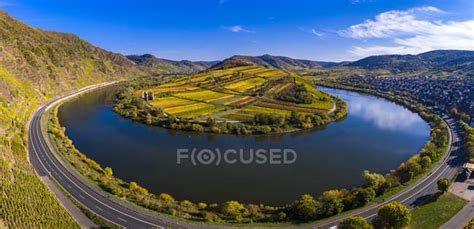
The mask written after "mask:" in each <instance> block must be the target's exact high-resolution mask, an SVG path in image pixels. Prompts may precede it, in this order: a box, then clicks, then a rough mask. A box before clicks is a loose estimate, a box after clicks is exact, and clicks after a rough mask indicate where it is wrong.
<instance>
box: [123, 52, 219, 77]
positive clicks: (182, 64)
mask: <svg viewBox="0 0 474 229" xmlns="http://www.w3.org/2000/svg"><path fill="white" fill-rule="evenodd" d="M127 58H128V59H130V60H131V61H133V62H134V63H136V64H137V65H138V66H139V68H140V69H141V70H143V71H144V72H146V73H149V74H151V75H157V74H163V73H193V72H198V71H203V70H205V69H207V68H209V67H212V66H213V65H215V64H217V63H219V61H189V60H181V61H174V60H167V59H161V58H157V57H155V56H153V55H151V54H145V55H130V56H127Z"/></svg>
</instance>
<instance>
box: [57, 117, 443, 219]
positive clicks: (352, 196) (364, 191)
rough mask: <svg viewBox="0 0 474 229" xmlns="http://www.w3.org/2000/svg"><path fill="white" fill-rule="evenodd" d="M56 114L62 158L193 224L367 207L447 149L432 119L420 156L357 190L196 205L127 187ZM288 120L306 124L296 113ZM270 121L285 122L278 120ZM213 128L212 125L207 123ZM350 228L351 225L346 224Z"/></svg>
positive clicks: (316, 215)
mask: <svg viewBox="0 0 474 229" xmlns="http://www.w3.org/2000/svg"><path fill="white" fill-rule="evenodd" d="M56 112H57V109H54V110H53V111H52V115H51V120H50V124H49V133H50V135H51V138H52V139H53V141H54V143H55V145H56V146H57V149H58V150H59V152H60V154H61V156H62V157H63V158H65V159H66V160H67V161H68V162H69V163H71V164H72V165H73V166H74V167H75V168H76V170H77V171H78V172H79V173H81V174H82V175H84V177H87V178H88V179H90V180H91V181H92V182H93V183H95V184H96V185H97V186H99V187H101V188H102V189H103V190H105V191H107V192H109V193H111V194H113V195H115V196H117V197H120V198H123V199H126V200H128V201H131V202H133V203H135V204H137V205H139V206H142V207H145V208H148V209H150V210H154V211H157V212H161V213H165V214H169V215H173V216H177V217H180V218H185V219H189V220H192V221H197V222H220V223H241V224H242V223H254V222H265V223H268V222H293V223H298V222H307V221H313V220H318V219H323V218H327V217H330V216H333V215H337V214H339V213H341V212H344V211H348V210H352V209H356V208H359V207H363V206H366V205H368V204H369V203H371V202H372V201H374V199H375V198H377V197H379V196H382V195H384V194H386V193H389V192H391V191H394V190H397V189H399V188H400V187H401V186H402V185H405V184H407V183H408V182H410V181H412V180H413V179H415V178H416V177H419V176H420V175H422V174H424V173H426V172H427V171H428V170H429V169H430V168H431V166H432V165H433V163H434V162H435V161H438V160H439V159H440V158H441V157H442V155H443V152H444V151H445V150H446V147H447V143H448V136H447V135H448V132H447V131H448V130H447V128H446V126H445V124H444V122H443V121H442V120H441V119H440V118H438V117H437V116H433V115H429V117H431V118H432V120H431V121H430V125H431V127H432V131H431V140H430V141H429V142H428V143H427V144H426V146H425V147H424V148H423V149H422V150H421V152H420V153H419V154H417V155H415V156H413V157H412V158H410V159H409V160H408V161H407V162H405V163H402V164H401V165H400V166H399V167H398V168H397V169H395V170H392V171H391V172H389V173H387V174H385V175H382V174H378V173H371V172H369V171H364V172H363V174H362V177H363V178H364V180H365V182H364V184H363V185H362V186H360V187H355V188H352V189H334V190H329V191H326V192H324V193H323V194H322V195H321V196H319V197H317V198H315V197H312V196H311V195H303V196H301V197H300V198H299V199H297V200H295V201H294V202H293V203H291V204H288V205H286V206H281V207H275V206H266V205H261V204H242V203H239V202H237V201H227V202H224V203H221V204H216V203H212V204H208V203H192V202H191V201H188V200H183V201H177V200H175V199H174V198H173V197H172V196H171V195H169V194H166V193H162V194H159V195H155V194H153V193H150V192H149V191H148V190H147V189H146V188H144V187H141V186H140V185H139V184H137V183H135V182H130V183H128V182H125V181H123V180H121V179H118V178H116V177H114V176H113V171H112V169H111V168H108V167H107V168H102V166H100V165H99V164H98V163H96V162H95V161H93V160H91V159H89V158H87V157H86V156H85V155H84V154H82V153H80V152H79V151H78V150H77V149H76V148H75V147H74V145H73V144H72V141H71V140H69V139H68V138H67V136H66V135H65V134H64V131H65V129H64V128H62V127H61V126H60V124H59V122H58V120H57V117H56ZM289 120H290V121H291V120H293V121H295V120H300V121H301V120H304V118H302V116H300V115H298V114H297V113H294V114H292V115H291V117H290V118H289ZM267 122H272V123H278V122H280V123H281V122H282V119H281V117H280V118H279V119H278V118H277V119H272V120H268V121H267ZM208 123H209V124H210V125H212V124H213V120H208ZM346 223H349V222H346Z"/></svg>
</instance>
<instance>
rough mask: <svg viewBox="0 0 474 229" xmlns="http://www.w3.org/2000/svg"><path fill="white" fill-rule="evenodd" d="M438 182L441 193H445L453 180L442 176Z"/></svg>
mask: <svg viewBox="0 0 474 229" xmlns="http://www.w3.org/2000/svg"><path fill="white" fill-rule="evenodd" d="M437 184H438V190H439V191H440V192H441V193H444V192H446V191H448V188H449V186H450V185H451V181H449V180H448V179H446V178H441V179H439V180H438V182H437Z"/></svg>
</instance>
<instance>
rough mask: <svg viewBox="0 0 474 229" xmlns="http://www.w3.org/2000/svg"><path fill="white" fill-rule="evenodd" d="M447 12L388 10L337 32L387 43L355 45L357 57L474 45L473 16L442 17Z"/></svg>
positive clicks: (419, 8) (434, 8)
mask: <svg viewBox="0 0 474 229" xmlns="http://www.w3.org/2000/svg"><path fill="white" fill-rule="evenodd" d="M443 15H446V12H444V11H442V10H440V9H438V8H436V7H432V6H427V7H418V8H413V9H409V10H406V11H398V10H393V11H388V12H384V13H381V14H379V15H377V16H376V17H375V19H373V20H366V21H364V22H363V23H361V24H357V25H353V26H350V27H349V28H348V29H346V30H341V31H339V32H338V34H339V35H341V36H344V37H350V38H354V39H363V40H368V39H382V40H383V39H385V40H388V42H389V43H390V44H389V45H387V46H367V47H360V46H354V47H353V48H352V49H351V50H350V52H351V53H352V54H353V55H354V56H357V57H363V56H368V55H381V54H388V53H390V54H408V53H412V54H415V53H420V52H425V51H430V50H435V49H468V50H473V49H474V20H465V21H442V20H439V18H440V16H443Z"/></svg>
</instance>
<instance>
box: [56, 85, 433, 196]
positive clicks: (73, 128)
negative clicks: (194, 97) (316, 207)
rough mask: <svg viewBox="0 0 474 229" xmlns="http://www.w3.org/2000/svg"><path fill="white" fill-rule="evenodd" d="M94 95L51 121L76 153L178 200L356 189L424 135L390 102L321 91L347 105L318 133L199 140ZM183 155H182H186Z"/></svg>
mask: <svg viewBox="0 0 474 229" xmlns="http://www.w3.org/2000/svg"><path fill="white" fill-rule="evenodd" d="M113 90H114V89H113V87H112V88H106V89H99V90H96V91H94V92H91V93H88V94H85V95H81V96H80V97H78V98H75V99H73V100H71V101H69V102H67V103H65V104H64V105H62V106H61V108H60V110H59V113H58V116H59V120H60V122H61V124H62V126H64V127H66V134H67V135H68V136H69V138H70V139H71V140H72V141H73V142H74V144H75V146H76V147H77V148H78V149H79V150H80V151H81V152H83V153H84V154H86V155H87V156H88V157H89V158H92V159H93V160H95V161H97V162H98V163H99V164H101V165H102V166H103V167H105V166H109V167H111V168H112V169H113V172H114V175H115V176H117V177H119V178H122V179H124V180H126V181H135V182H137V183H139V184H141V185H142V186H144V187H146V188H147V189H149V190H150V191H151V192H153V193H156V194H158V193H162V192H164V193H169V194H171V195H172V196H174V197H175V198H177V199H178V200H183V199H188V200H191V201H193V202H207V203H214V202H217V203H218V202H223V201H227V200H238V201H240V202H244V203H263V204H271V205H283V204H287V203H290V202H291V201H293V200H294V199H296V198H298V197H299V196H300V195H302V194H306V193H308V194H312V195H319V194H321V193H322V192H323V191H325V190H328V189H333V188H343V187H345V188H350V187H352V186H355V185H360V184H361V183H362V178H361V176H360V174H361V173H362V171H363V170H365V169H368V170H370V171H373V172H379V173H386V172H388V171H389V170H390V169H394V168H396V167H397V166H398V165H399V164H400V163H402V162H404V161H406V160H407V159H408V158H410V157H411V156H412V155H413V154H415V153H417V152H418V151H419V150H420V149H421V148H422V147H423V146H424V144H425V143H426V142H427V141H428V140H429V138H430V135H429V132H430V128H429V126H428V124H427V123H426V122H424V121H423V120H422V119H421V118H420V117H419V116H418V115H417V114H416V113H413V112H411V111H410V110H408V109H406V108H404V107H402V106H400V105H397V104H395V103H393V102H390V101H387V100H385V99H382V98H377V97H374V96H370V95H363V94H359V93H354V92H348V91H344V90H336V89H329V88H322V87H321V88H320V90H322V91H325V92H328V93H330V94H332V95H337V96H339V97H341V98H342V99H344V100H346V101H347V103H348V108H349V113H348V116H347V118H345V119H344V120H342V121H340V122H336V123H331V124H329V125H328V126H327V127H326V128H324V129H322V130H309V131H308V130H306V131H299V132H295V133H288V134H281V135H271V136H235V135H215V134H199V133H193V132H184V131H173V130H168V129H163V128H158V127H150V126H146V125H144V124H141V123H137V122H133V121H131V120H128V119H125V118H122V117H121V116H119V115H117V114H116V113H114V112H113V110H112V105H113V96H114V91H113ZM178 149H189V151H192V150H193V149H196V150H198V151H199V150H201V149H212V151H213V152H215V153H217V152H216V149H219V150H220V151H225V150H229V149H235V150H239V149H242V150H243V151H244V152H250V150H251V149H265V150H270V149H291V150H292V151H294V152H295V153H296V156H297V158H296V161H295V162H294V163H290V164H269V163H265V164H257V163H250V164H244V163H234V164H229V163H220V164H219V165H215V164H214V165H204V164H198V165H193V163H192V162H191V160H190V159H189V158H188V159H186V158H181V159H180V164H178V163H177V162H178V160H177V159H178V153H177V151H178ZM188 156H189V155H188Z"/></svg>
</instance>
